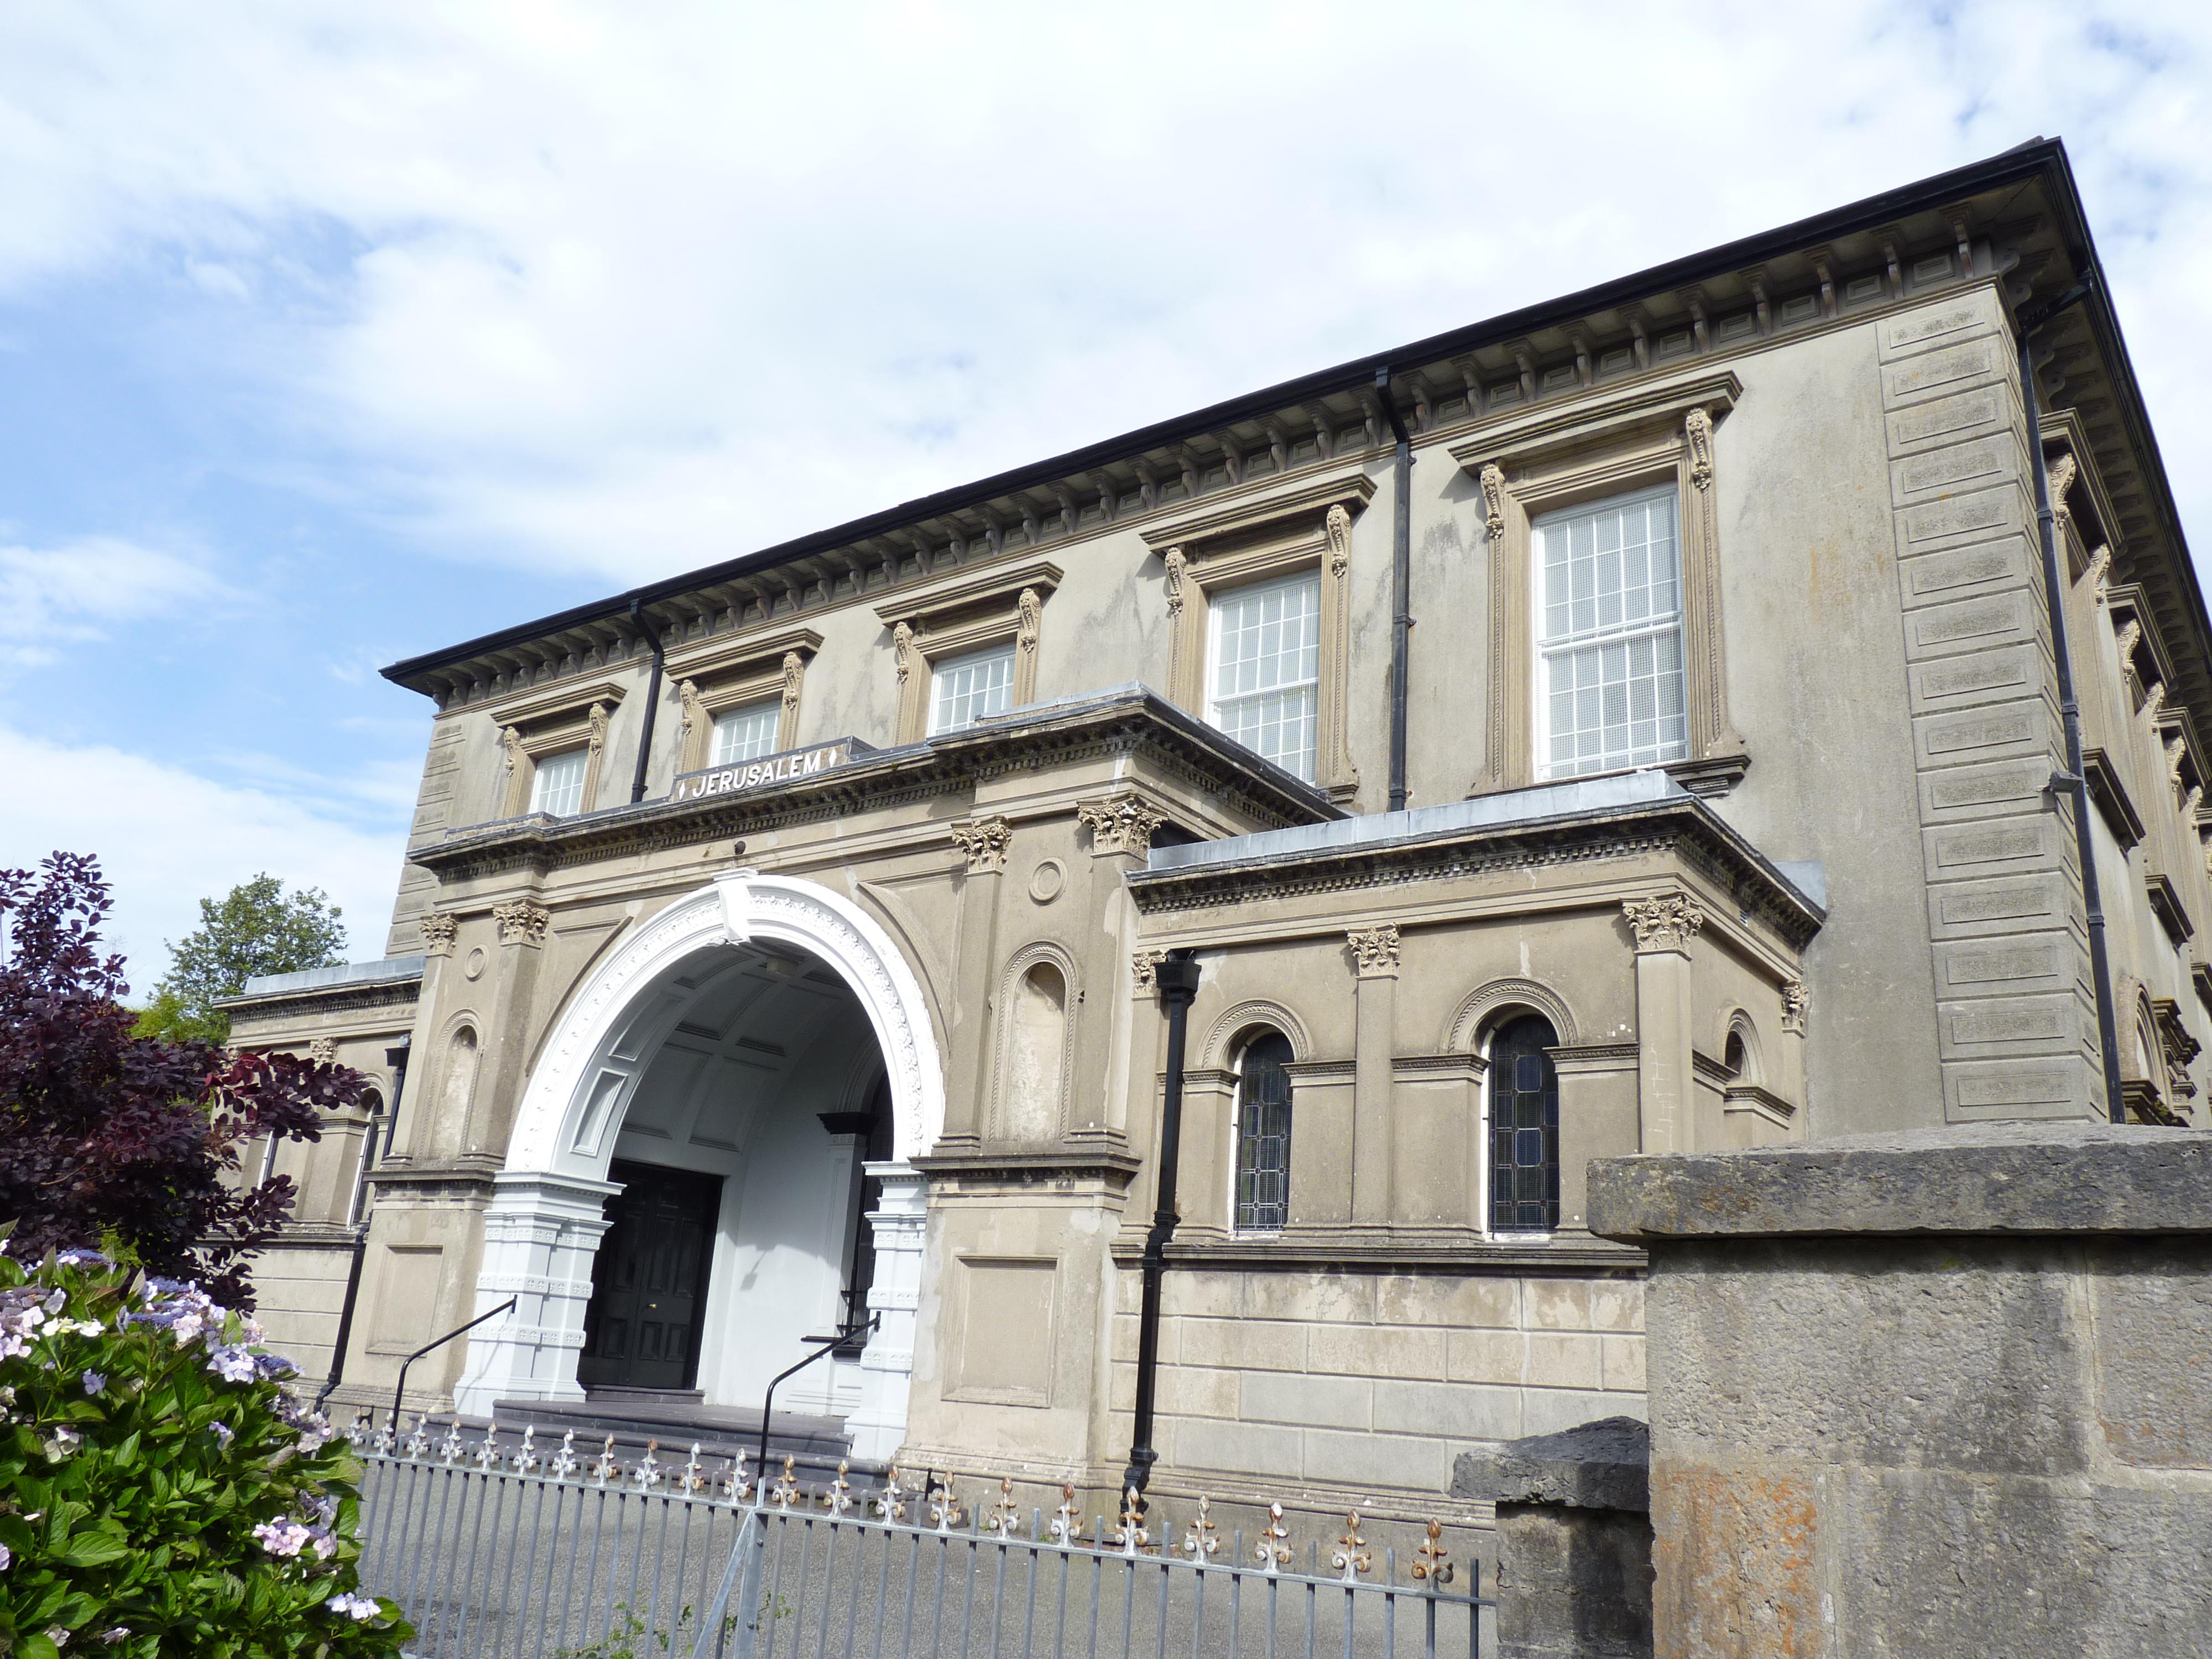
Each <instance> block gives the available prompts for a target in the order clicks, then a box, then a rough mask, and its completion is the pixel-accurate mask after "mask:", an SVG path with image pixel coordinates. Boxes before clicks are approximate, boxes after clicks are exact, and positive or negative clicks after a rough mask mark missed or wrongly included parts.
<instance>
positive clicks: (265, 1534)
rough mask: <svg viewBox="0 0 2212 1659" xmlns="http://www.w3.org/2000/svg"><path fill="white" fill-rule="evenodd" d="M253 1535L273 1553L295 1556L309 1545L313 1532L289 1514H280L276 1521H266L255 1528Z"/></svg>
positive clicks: (262, 1545)
mask: <svg viewBox="0 0 2212 1659" xmlns="http://www.w3.org/2000/svg"><path fill="white" fill-rule="evenodd" d="M253 1535H254V1537H255V1538H256V1539H258V1541H260V1544H261V1547H262V1548H263V1549H264V1550H267V1551H268V1552H269V1553H270V1554H271V1555H283V1556H288V1557H289V1556H295V1555H297V1554H299V1553H300V1552H301V1550H302V1549H304V1548H306V1547H307V1541H308V1539H309V1538H310V1536H312V1534H310V1533H309V1532H308V1530H307V1528H305V1527H303V1526H301V1524H300V1523H299V1522H297V1521H295V1520H293V1519H292V1518H291V1517H290V1516H283V1515H280V1516H277V1517H276V1519H275V1520H274V1521H264V1522H262V1523H261V1524H260V1525H259V1526H258V1527H256V1528H254V1529H253Z"/></svg>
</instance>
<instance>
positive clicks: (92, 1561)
mask: <svg viewBox="0 0 2212 1659" xmlns="http://www.w3.org/2000/svg"><path fill="white" fill-rule="evenodd" d="M130 1553H131V1546H130V1544H129V1542H128V1541H125V1540H124V1539H121V1538H116V1537H112V1536H111V1535H109V1534H106V1533H98V1532H81V1533H78V1534H76V1535H75V1536H74V1537H72V1538H70V1540H69V1541H68V1542H66V1543H64V1544H63V1545H61V1546H60V1547H58V1548H57V1549H56V1550H55V1551H54V1552H53V1559H55V1560H57V1561H59V1562H62V1563H63V1564H64V1565H68V1566H72V1567H104V1566H106V1565H107V1564H108V1563H109V1562H111V1561H120V1560H121V1559H123V1558H124V1557H125V1556H126V1555H128V1554H130Z"/></svg>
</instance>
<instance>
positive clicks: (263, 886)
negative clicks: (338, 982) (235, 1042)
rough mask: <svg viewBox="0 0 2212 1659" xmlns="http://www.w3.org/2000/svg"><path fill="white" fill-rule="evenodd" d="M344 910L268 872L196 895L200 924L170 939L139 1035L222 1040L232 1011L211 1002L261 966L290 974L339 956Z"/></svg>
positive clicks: (234, 990)
mask: <svg viewBox="0 0 2212 1659" xmlns="http://www.w3.org/2000/svg"><path fill="white" fill-rule="evenodd" d="M341 914H342V913H341V912H340V911H339V909H338V907H337V905H335V904H333V903H331V896H330V895H329V894H328V893H325V891H323V890H322V889H321V888H319V887H302V888H300V889H299V890H296V891H295V892H292V893H289V894H287V893H286V892H285V890H284V884H283V882H281V881H279V880H277V879H276V877H274V876H271V875H266V874H264V875H258V876H256V877H254V878H253V879H252V881H248V882H241V883H240V884H238V885H237V886H235V887H234V888H232V889H231V890H230V891H229V892H228V894H227V895H225V896H223V897H222V898H221V899H202V900H201V901H200V925H199V926H198V927H196V928H194V929H193V930H192V931H191V933H189V934H187V935H185V939H183V941H182V942H181V943H179V942H177V941H175V940H172V941H170V942H169V951H170V956H171V961H170V964H169V971H168V972H167V974H164V975H162V976H161V981H159V982H158V983H157V984H156V985H155V987H154V1000H153V1001H152V1002H151V1003H150V1004H149V1006H147V1008H146V1010H145V1012H143V1013H142V1014H140V1015H139V1017H138V1028H137V1035H139V1036H152V1037H162V1038H166V1039H167V1040H168V1041H170V1042H185V1041H189V1040H191V1039H197V1040H198V1041H200V1042H228V1041H229V1040H230V1016H229V1015H228V1014H226V1013H224V1012H222V1009H220V1008H218V1007H216V1006H215V1005H216V1002H217V1001H218V1000H221V999H222V998H224V997H234V996H236V995H237V994H239V993H240V991H242V990H244V989H245V988H246V981H247V980H249V979H252V978H253V977H254V976H255V975H259V974H291V973H297V972H298V971H299V970H300V969H303V968H327V967H330V966H331V965H332V964H333V963H340V962H343V961H344V960H345V955H344V951H345V939H346V933H345V927H344V925H343V923H342V922H341V921H339V920H338V918H339V915H341Z"/></svg>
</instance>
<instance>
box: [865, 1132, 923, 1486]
mask: <svg viewBox="0 0 2212 1659" xmlns="http://www.w3.org/2000/svg"><path fill="white" fill-rule="evenodd" d="M866 1170H867V1173H868V1174H869V1175H870V1176H873V1177H874V1178H875V1179H876V1180H877V1181H878V1182H882V1183H883V1194H884V1196H883V1207H882V1208H880V1209H877V1210H872V1211H870V1212H869V1213H868V1225H869V1226H871V1227H872V1228H873V1229H874V1236H875V1241H876V1273H875V1279H874V1282H873V1283H872V1284H871V1285H870V1286H869V1287H868V1311H869V1312H871V1313H872V1314H874V1315H876V1316H877V1317H878V1320H879V1323H878V1325H877V1327H876V1328H875V1331H874V1332H873V1334H871V1335H870V1336H869V1338H868V1346H867V1347H866V1349H865V1350H863V1351H862V1352H861V1355H860V1409H859V1410H858V1411H856V1412H854V1413H853V1415H852V1416H850V1417H848V1418H847V1419H845V1432H846V1433H848V1434H849V1435H850V1436H852V1437H853V1455H854V1458H856V1459H858V1460H860V1462H869V1463H887V1462H890V1461H891V1459H892V1458H893V1457H894V1456H895V1455H896V1454H897V1451H898V1449H899V1447H900V1445H901V1444H902V1443H903V1442H904V1441H905V1439H906V1412H907V1396H908V1393H909V1392H910V1390H911V1388H912V1385H913V1381H914V1343H915V1326H916V1324H917V1322H918V1318H919V1315H920V1311H921V1265H922V1261H921V1258H922V1237H923V1229H924V1227H925V1225H927V1214H926V1210H927V1201H928V1197H929V1182H928V1180H927V1177H926V1176H923V1175H922V1174H921V1172H920V1171H919V1170H912V1169H909V1168H908V1166H907V1165H905V1164H897V1163H887V1164H868V1165H866Z"/></svg>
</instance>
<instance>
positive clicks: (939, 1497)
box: [929, 1474, 963, 1533]
mask: <svg viewBox="0 0 2212 1659" xmlns="http://www.w3.org/2000/svg"><path fill="white" fill-rule="evenodd" d="M962 1515H963V1510H961V1507H960V1500H959V1499H958V1498H955V1497H954V1496H953V1495H952V1487H951V1485H950V1484H949V1483H948V1482H947V1481H946V1480H945V1477H944V1476H943V1475H941V1474H940V1475H939V1476H938V1477H937V1484H936V1485H935V1486H932V1487H931V1488H930V1489H929V1518H930V1519H931V1520H933V1521H934V1522H937V1529H938V1531H939V1532H946V1533H949V1532H951V1530H952V1528H954V1527H956V1526H957V1525H958V1524H959V1523H960V1520H961V1517H962Z"/></svg>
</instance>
